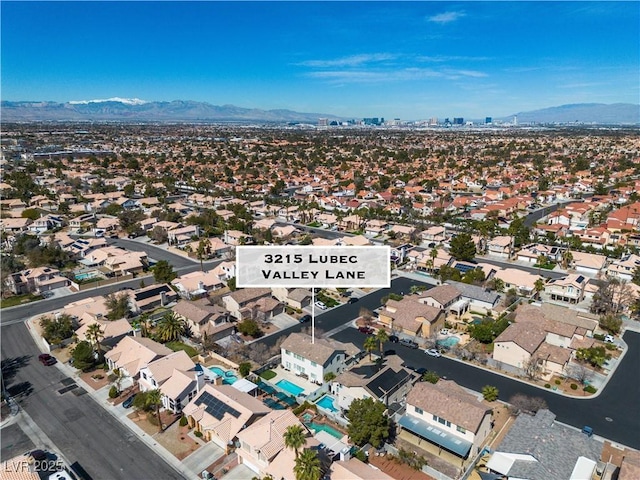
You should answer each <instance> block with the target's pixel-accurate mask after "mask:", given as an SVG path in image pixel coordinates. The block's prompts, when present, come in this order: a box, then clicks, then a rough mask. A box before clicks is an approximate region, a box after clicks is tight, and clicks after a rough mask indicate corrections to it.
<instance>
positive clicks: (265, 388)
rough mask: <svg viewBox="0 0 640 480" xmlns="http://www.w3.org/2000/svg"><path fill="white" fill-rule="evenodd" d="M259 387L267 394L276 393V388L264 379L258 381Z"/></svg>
mask: <svg viewBox="0 0 640 480" xmlns="http://www.w3.org/2000/svg"><path fill="white" fill-rule="evenodd" d="M258 388H259V389H260V390H262V391H263V392H264V393H266V394H267V395H273V394H274V393H276V389H275V388H273V387H272V386H271V385H269V384H268V383H264V382H262V381H260V382H258Z"/></svg>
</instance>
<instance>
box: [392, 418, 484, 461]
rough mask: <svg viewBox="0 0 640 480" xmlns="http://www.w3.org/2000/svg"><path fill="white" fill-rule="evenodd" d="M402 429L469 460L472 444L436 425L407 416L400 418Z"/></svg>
mask: <svg viewBox="0 0 640 480" xmlns="http://www.w3.org/2000/svg"><path fill="white" fill-rule="evenodd" d="M398 423H399V424H400V426H401V427H402V428H405V429H407V430H409V431H410V432H412V433H415V434H416V435H418V436H419V437H422V438H424V439H425V440H428V441H430V442H431V443H435V444H436V445H438V446H439V447H442V448H444V449H445V450H448V451H450V452H452V453H455V454H456V455H458V456H459V457H462V458H467V455H469V451H470V450H471V446H472V444H471V442H468V441H466V440H463V439H461V438H458V437H456V436H454V435H451V434H450V433H447V432H445V431H443V430H441V429H439V428H438V427H436V426H435V425H431V424H430V423H427V422H423V421H422V420H418V419H416V418H413V417H409V416H407V415H405V416H403V417H402V418H400V421H399V422H398Z"/></svg>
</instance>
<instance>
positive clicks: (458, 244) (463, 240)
mask: <svg viewBox="0 0 640 480" xmlns="http://www.w3.org/2000/svg"><path fill="white" fill-rule="evenodd" d="M449 253H450V254H451V256H452V257H454V258H455V259H456V260H461V261H465V262H469V261H471V260H473V259H474V257H475V256H476V246H475V244H474V243H473V240H472V239H471V235H469V234H468V233H461V234H459V235H456V236H455V237H453V238H452V239H451V243H450V249H449Z"/></svg>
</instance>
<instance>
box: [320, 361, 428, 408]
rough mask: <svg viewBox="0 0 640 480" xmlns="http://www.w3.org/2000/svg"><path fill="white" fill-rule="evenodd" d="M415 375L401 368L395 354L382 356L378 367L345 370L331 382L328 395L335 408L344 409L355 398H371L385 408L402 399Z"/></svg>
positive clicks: (413, 381) (415, 378) (371, 365)
mask: <svg viewBox="0 0 640 480" xmlns="http://www.w3.org/2000/svg"><path fill="white" fill-rule="evenodd" d="M418 377H419V375H418V374H417V373H416V372H414V371H413V370H410V369H408V368H404V367H402V359H401V358H400V357H397V356H395V355H392V356H389V357H386V363H385V365H384V366H383V367H382V368H378V366H377V365H373V364H367V365H358V366H355V367H353V368H351V369H350V370H347V371H345V372H343V373H341V374H340V375H338V376H337V377H336V378H335V379H333V380H332V381H331V387H330V388H331V393H332V394H333V395H334V396H335V398H336V402H337V407H339V408H340V410H342V411H344V410H348V409H349V406H350V405H351V402H353V401H354V400H356V399H360V400H361V399H364V398H372V399H373V400H376V401H380V402H382V403H384V404H385V405H386V406H387V407H388V406H389V405H391V404H393V403H400V402H402V400H404V398H405V397H406V395H407V393H408V392H409V390H411V386H412V385H413V384H414V383H415V382H416V381H417V380H418Z"/></svg>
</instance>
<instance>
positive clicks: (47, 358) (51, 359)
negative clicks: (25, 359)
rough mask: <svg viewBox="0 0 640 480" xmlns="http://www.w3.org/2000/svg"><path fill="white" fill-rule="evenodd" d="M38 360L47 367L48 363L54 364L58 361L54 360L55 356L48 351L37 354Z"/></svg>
mask: <svg viewBox="0 0 640 480" xmlns="http://www.w3.org/2000/svg"><path fill="white" fill-rule="evenodd" d="M38 360H39V361H40V363H42V364H43V365H45V366H47V367H48V366H50V365H55V364H56V363H57V362H58V361H57V360H56V357H52V356H51V355H49V354H48V353H41V354H40V355H38Z"/></svg>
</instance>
